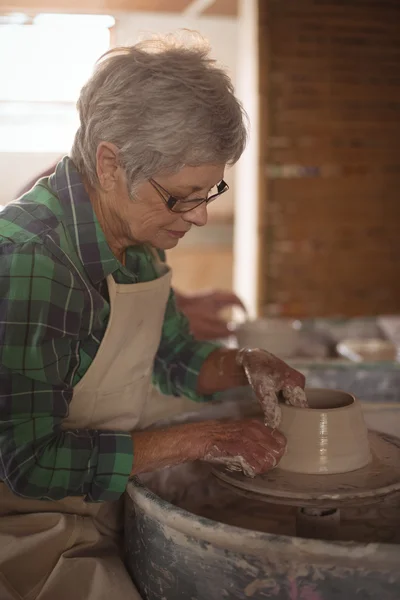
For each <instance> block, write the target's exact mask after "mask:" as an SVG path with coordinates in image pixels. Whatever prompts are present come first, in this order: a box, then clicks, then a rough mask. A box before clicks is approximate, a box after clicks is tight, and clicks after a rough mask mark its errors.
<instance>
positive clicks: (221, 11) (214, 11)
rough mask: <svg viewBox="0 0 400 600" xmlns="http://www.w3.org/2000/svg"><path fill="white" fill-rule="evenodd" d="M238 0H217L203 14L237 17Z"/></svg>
mask: <svg viewBox="0 0 400 600" xmlns="http://www.w3.org/2000/svg"><path fill="white" fill-rule="evenodd" d="M238 4H239V2H238V0H215V2H214V3H213V4H212V5H211V6H209V7H208V8H207V9H206V10H205V11H204V12H203V13H202V14H203V15H205V16H219V17H237V15H238V12H239V9H238Z"/></svg>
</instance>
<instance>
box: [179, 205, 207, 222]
mask: <svg viewBox="0 0 400 600" xmlns="http://www.w3.org/2000/svg"><path fill="white" fill-rule="evenodd" d="M182 216H183V219H184V220H185V221H186V222H187V223H192V224H193V225H197V227H203V225H205V224H206V223H207V219H208V214H207V204H206V202H203V204H200V206H196V208H193V210H189V211H188V212H186V213H183V215H182Z"/></svg>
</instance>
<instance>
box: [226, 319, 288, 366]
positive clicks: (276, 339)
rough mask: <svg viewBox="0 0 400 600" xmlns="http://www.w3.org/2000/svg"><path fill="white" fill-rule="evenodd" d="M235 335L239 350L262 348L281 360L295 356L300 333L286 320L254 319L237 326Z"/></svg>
mask: <svg viewBox="0 0 400 600" xmlns="http://www.w3.org/2000/svg"><path fill="white" fill-rule="evenodd" d="M235 335H236V339H237V342H238V346H239V347H240V348H244V347H247V348H262V349H264V350H268V352H271V353H272V354H276V355H277V356H279V357H281V358H289V357H292V356H295V354H296V352H297V350H298V348H299V344H300V333H299V331H298V330H296V329H294V327H293V321H290V320H287V319H256V320H255V321H245V322H244V323H242V324H240V325H237V326H236V328H235Z"/></svg>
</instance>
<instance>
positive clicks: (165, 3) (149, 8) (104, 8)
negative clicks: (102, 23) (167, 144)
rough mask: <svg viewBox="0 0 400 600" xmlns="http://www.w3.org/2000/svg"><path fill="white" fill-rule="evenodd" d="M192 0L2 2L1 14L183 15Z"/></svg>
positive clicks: (11, 0) (13, 0)
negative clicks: (129, 13)
mask: <svg viewBox="0 0 400 600" xmlns="http://www.w3.org/2000/svg"><path fill="white" fill-rule="evenodd" d="M188 4H190V0H2V3H1V12H2V13H7V12H28V13H40V12H58V13H59V12H65V13H112V12H115V11H127V12H128V11H129V12H133V11H143V12H165V13H181V12H182V11H183V10H185V8H186V7H187V6H188Z"/></svg>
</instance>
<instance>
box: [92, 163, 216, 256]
mask: <svg viewBox="0 0 400 600" xmlns="http://www.w3.org/2000/svg"><path fill="white" fill-rule="evenodd" d="M224 169H225V165H202V166H199V167H191V166H186V167H184V168H182V169H181V170H180V171H179V172H177V173H173V174H168V175H165V174H164V175H158V176H155V177H154V180H153V181H154V182H155V183H156V187H155V186H154V185H153V184H152V183H151V182H150V181H146V182H144V183H142V184H140V185H139V186H138V187H137V188H136V190H135V194H134V197H133V198H131V197H130V194H129V191H128V185H127V181H126V177H125V174H124V172H123V171H122V170H121V169H119V168H117V169H116V170H115V172H114V174H113V177H112V180H113V185H112V186H111V188H112V189H110V190H109V191H108V192H106V194H105V195H106V198H105V201H106V203H107V205H108V207H109V210H110V214H111V218H112V220H113V222H114V223H113V225H112V224H110V225H111V227H112V231H113V237H114V238H120V239H118V240H116V241H118V242H120V243H122V244H123V245H124V246H129V245H133V244H138V243H139V244H143V243H148V244H151V245H152V246H155V247H156V248H160V249H163V250H168V249H170V248H174V247H175V246H176V245H177V244H178V242H179V240H180V239H181V238H182V237H183V236H184V235H185V234H186V233H187V232H188V231H189V230H190V228H191V227H192V225H197V226H198V227H201V226H203V225H205V224H206V223H207V204H206V203H205V202H204V203H203V204H201V205H200V206H198V207H196V208H194V209H193V210H190V211H188V212H185V213H177V212H172V211H171V210H169V209H168V207H167V205H166V202H165V200H167V199H168V194H169V195H171V196H173V197H175V198H177V199H179V200H188V199H196V198H199V199H201V198H206V197H207V196H208V195H209V194H210V192H211V193H213V192H214V191H215V186H216V185H217V184H218V183H219V182H220V181H221V180H222V179H223V177H224ZM99 178H100V182H101V183H102V180H101V169H100V172H99ZM157 184H158V185H157ZM158 186H161V187H162V189H163V190H165V192H167V193H164V192H163V191H162V190H161V189H159V187H158ZM156 188H157V189H156ZM103 189H104V186H103ZM163 198H165V200H164V199H163ZM122 238H123V240H122Z"/></svg>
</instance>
